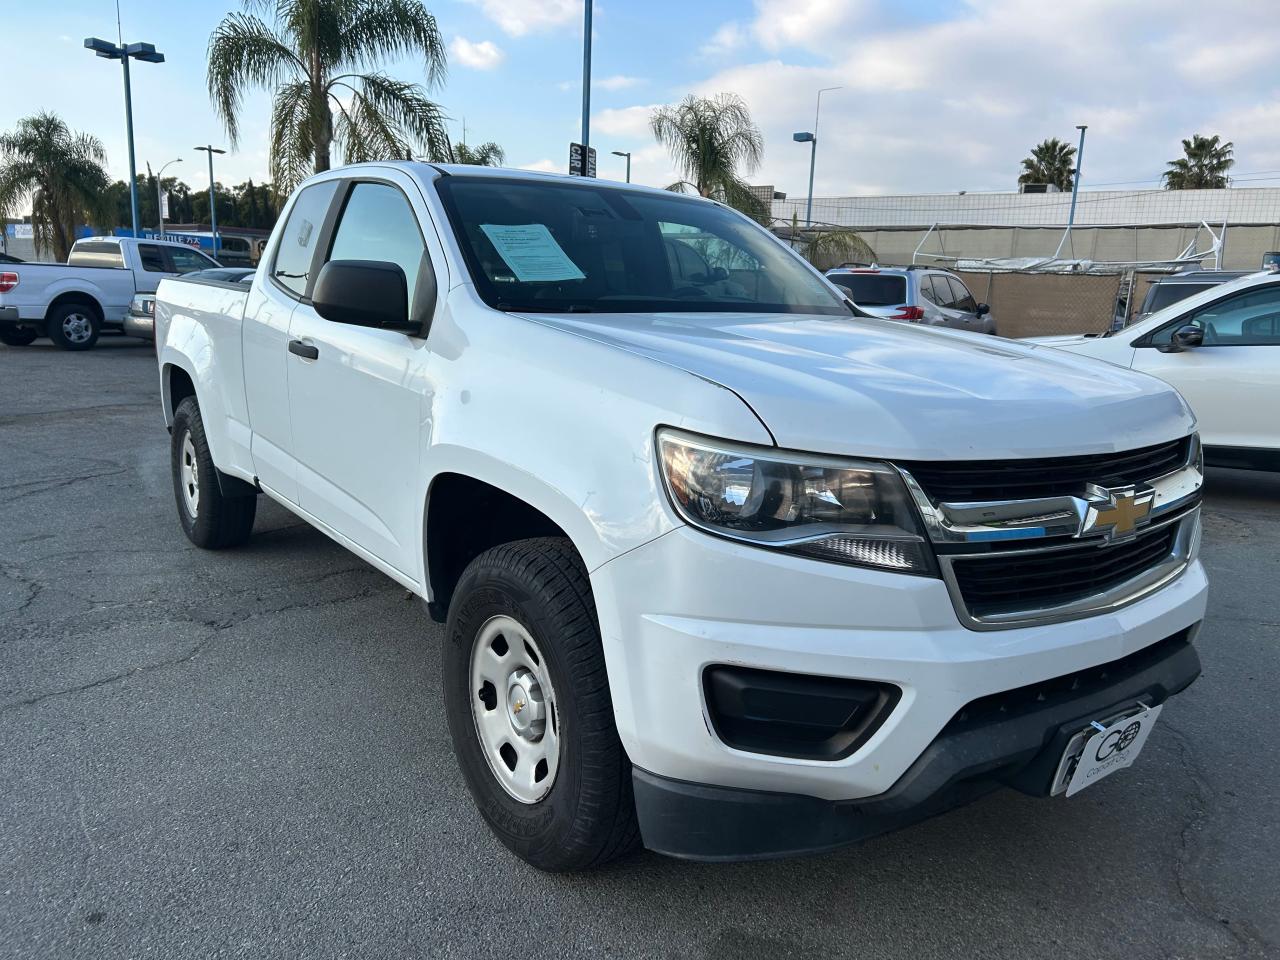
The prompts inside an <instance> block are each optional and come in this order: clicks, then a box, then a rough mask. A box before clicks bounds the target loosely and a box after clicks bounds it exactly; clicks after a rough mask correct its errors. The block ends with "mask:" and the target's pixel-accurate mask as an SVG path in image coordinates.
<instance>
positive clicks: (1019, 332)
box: [957, 271, 1129, 338]
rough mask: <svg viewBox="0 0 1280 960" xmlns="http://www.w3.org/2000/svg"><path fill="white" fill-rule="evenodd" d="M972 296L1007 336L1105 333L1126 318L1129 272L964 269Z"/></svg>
mask: <svg viewBox="0 0 1280 960" xmlns="http://www.w3.org/2000/svg"><path fill="white" fill-rule="evenodd" d="M957 275H958V276H959V277H961V278H962V279H963V280H964V282H965V286H967V287H968V288H969V292H970V293H972V294H973V295H974V297H975V298H977V300H978V301H979V302H981V303H986V304H988V305H989V306H990V307H991V314H992V316H994V317H995V320H996V329H997V330H999V332H1000V336H1002V337H1014V338H1018V337H1049V336H1055V335H1058V334H1071V333H1103V332H1105V331H1106V330H1109V329H1111V327H1112V326H1113V325H1114V324H1116V323H1117V322H1123V321H1122V320H1120V321H1118V319H1117V318H1123V317H1124V315H1125V312H1126V311H1125V308H1126V303H1125V302H1124V299H1125V298H1122V296H1121V293H1122V290H1127V287H1128V286H1129V277H1128V276H1126V275H1124V274H1102V275H1098V274H1060V273H1017V272H1004V271H1001V272H995V271H992V272H983V273H975V272H970V271H963V272H959V273H958V274H957Z"/></svg>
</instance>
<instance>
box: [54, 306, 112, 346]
mask: <svg viewBox="0 0 1280 960" xmlns="http://www.w3.org/2000/svg"><path fill="white" fill-rule="evenodd" d="M45 326H46V333H47V334H48V336H49V339H50V340H52V341H53V342H54V343H56V344H57V345H58V346H60V347H61V348H62V349H63V350H88V349H89V348H90V347H92V346H93V345H94V344H95V343H97V342H98V334H100V333H101V332H102V321H101V320H100V319H98V313H97V311H96V310H94V309H93V308H92V307H90V306H88V305H86V304H83V303H65V304H63V305H62V306H60V307H58V308H56V309H54V310H51V311H50V312H49V316H48V318H47V320H46V321H45Z"/></svg>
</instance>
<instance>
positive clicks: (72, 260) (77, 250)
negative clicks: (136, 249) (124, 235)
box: [67, 240, 124, 267]
mask: <svg viewBox="0 0 1280 960" xmlns="http://www.w3.org/2000/svg"><path fill="white" fill-rule="evenodd" d="M67 263H68V264H69V265H71V266H76V267H123V266H124V256H123V255H122V254H121V253H120V244H118V243H109V242H107V241H105V240H81V241H79V242H77V243H76V245H75V246H74V247H72V248H71V254H70V256H68V257H67Z"/></svg>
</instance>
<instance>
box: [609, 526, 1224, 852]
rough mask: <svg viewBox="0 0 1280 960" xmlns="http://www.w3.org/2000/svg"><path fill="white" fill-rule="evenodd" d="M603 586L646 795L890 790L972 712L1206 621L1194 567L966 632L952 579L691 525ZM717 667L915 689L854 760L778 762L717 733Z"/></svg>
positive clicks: (819, 796)
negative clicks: (1057, 612) (665, 785)
mask: <svg viewBox="0 0 1280 960" xmlns="http://www.w3.org/2000/svg"><path fill="white" fill-rule="evenodd" d="M591 580H592V586H593V589H594V592H595V597H596V604H597V610H598V612H599V616H600V623H601V634H602V638H603V642H604V648H605V658H606V663H607V666H608V670H609V676H610V689H611V692H612V695H613V704H614V715H615V719H616V721H617V726H618V731H619V735H620V737H621V739H622V742H623V745H624V747H625V748H626V750H627V754H628V756H629V757H630V759H631V762H632V763H633V764H634V765H635V766H636V767H638V768H640V770H641V771H644V773H642V774H640V775H638V776H639V779H638V780H637V789H638V795H639V793H643V792H645V790H646V787H644V786H641V785H640V780H642V779H644V778H645V777H648V776H650V775H652V776H653V777H656V778H662V780H663V781H677V782H683V783H685V784H696V785H699V788H717V787H724V788H731V789H733V790H745V791H751V792H755V793H760V792H763V793H765V794H783V795H788V796H792V797H799V798H800V799H801V800H803V801H805V802H806V803H807V802H812V803H817V804H831V803H840V802H843V801H863V800H867V799H868V798H881V797H883V796H884V795H887V794H889V793H890V791H891V790H894V789H895V788H896V786H897V785H898V784H899V783H900V782H902V781H903V778H904V776H906V775H907V773H908V771H909V770H912V769H913V767H914V765H915V764H916V763H917V762H918V761H919V760H920V758H921V757H922V756H923V755H925V754H926V752H927V751H929V750H930V748H931V745H933V744H934V743H935V741H937V739H938V737H939V735H940V734H941V733H942V732H943V730H944V729H945V728H946V727H947V726H948V724H949V723H950V722H951V721H952V719H953V718H954V717H955V716H956V715H957V714H958V713H959V712H960V711H961V709H962V708H963V707H965V705H966V704H969V703H970V702H971V701H974V700H978V699H980V698H983V697H987V696H990V695H992V694H998V693H1003V692H1005V691H1010V690H1014V689H1017V688H1020V687H1024V686H1026V685H1028V684H1034V683H1039V682H1042V681H1045V680H1049V679H1051V678H1054V677H1062V676H1065V675H1068V674H1072V673H1074V672H1076V671H1080V670H1084V669H1087V668H1092V667H1096V666H1097V665H1099V664H1105V663H1110V662H1113V661H1117V660H1121V659H1122V658H1125V657H1128V656H1130V655H1132V654H1134V653H1137V652H1138V651H1141V650H1143V649H1145V648H1148V647H1151V646H1152V645H1154V644H1157V643H1158V642H1160V641H1162V640H1165V639H1166V638H1169V637H1173V636H1175V635H1177V634H1179V633H1180V632H1182V631H1186V630H1187V629H1188V628H1190V627H1192V626H1193V625H1195V624H1197V623H1199V622H1200V620H1201V619H1203V616H1204V609H1205V601H1206V595H1207V584H1206V581H1205V576H1204V570H1203V568H1202V567H1201V566H1200V564H1199V562H1198V561H1193V562H1192V563H1191V564H1190V565H1189V566H1188V567H1187V568H1186V569H1185V570H1184V571H1183V572H1182V573H1181V574H1180V575H1179V576H1178V577H1177V578H1176V579H1174V580H1173V581H1172V582H1170V583H1168V584H1167V585H1165V586H1164V587H1162V588H1161V589H1160V590H1158V591H1156V592H1154V593H1152V594H1150V595H1149V596H1146V597H1144V598H1142V599H1140V600H1137V601H1135V602H1133V603H1131V604H1129V605H1128V606H1124V607H1120V608H1118V609H1115V610H1112V611H1109V612H1106V613H1102V614H1098V615H1096V616H1091V617H1087V618H1084V619H1079V620H1073V621H1069V622H1064V623H1051V624H1039V625H1034V626H1026V627H1017V628H1010V629H1005V630H993V631H975V630H970V629H967V628H966V627H964V626H962V625H961V623H960V621H959V619H958V618H957V615H956V611H955V607H954V606H953V604H952V600H951V597H950V595H949V594H948V592H947V588H946V586H945V585H944V584H943V582H942V581H941V580H937V579H932V578H928V577H917V576H908V575H902V574H893V573H886V572H881V571H877V570H870V569H865V568H860V567H852V566H842V565H839V564H832V563H825V562H821V561H817V560H810V559H806V558H802V557H797V556H793V555H789V554H785V553H779V552H774V551H769V550H764V549H760V548H756V547H751V546H748V545H744V544H739V543H735V542H732V541H728V540H721V539H718V538H715V537H711V536H708V535H706V534H704V533H701V532H699V531H696V530H693V529H690V528H688V527H681V528H678V529H676V530H674V531H671V532H670V533H668V534H665V535H664V536H662V537H659V538H658V539H656V540H654V541H651V542H650V543H648V544H646V545H644V546H642V547H639V548H636V549H634V550H632V551H629V552H628V553H626V554H623V555H622V556H620V557H617V558H615V559H614V560H611V561H610V562H608V563H606V564H604V565H602V566H601V567H598V568H597V569H596V570H594V571H593V572H592V576H591ZM717 664H731V665H736V666H741V667H749V668H757V669H761V670H774V671H782V672H790V673H799V674H808V675H814V676H820V677H839V678H856V679H862V680H872V681H878V682H881V683H888V684H894V685H896V686H897V687H899V688H900V689H901V691H902V694H901V697H900V698H899V699H898V702H897V704H896V705H895V706H894V708H893V711H892V713H891V714H889V716H888V717H887V719H885V720H884V722H883V723H882V724H881V725H880V726H879V727H878V728H877V729H876V730H875V732H874V734H872V735H871V736H870V737H869V738H868V739H867V740H866V741H865V742H863V743H862V744H861V745H860V746H859V747H858V748H857V749H856V750H855V751H854V752H853V753H851V754H850V755H848V756H843V757H840V758H838V759H833V760H820V759H801V758H796V757H791V756H773V755H765V754H761V753H753V752H748V751H745V750H739V749H734V748H733V747H730V746H729V745H727V744H726V743H724V742H722V741H721V740H720V739H719V737H718V736H717V735H716V733H715V729H714V724H713V723H712V721H711V717H710V715H709V713H708V708H707V703H706V697H705V695H704V689H703V674H704V671H705V669H706V668H707V667H708V666H712V665H717ZM1188 682H1189V681H1188ZM1067 719H1073V718H1067ZM1040 733H1041V734H1043V733H1044V729H1042V730H1041V731H1040ZM913 776H914V775H913ZM988 789H989V788H988ZM650 792H652V791H650ZM911 796H913V797H914V796H915V795H914V794H912V795H911ZM642 823H643V821H642ZM654 824H655V821H654V820H653V818H649V820H648V825H647V826H645V830H646V833H645V840H646V843H651V845H655V844H659V843H663V842H664V841H662V840H661V839H660V838H659V834H657V833H655V832H654V831H656V830H657V827H656V826H655V825H654ZM876 832H879V831H878V830H877V831H876ZM651 834H652V837H651ZM855 839H856V838H855ZM651 840H652V842H651ZM841 842H843V841H841ZM671 852H678V850H676V849H675V848H672V849H671ZM708 855H719V854H708ZM766 855H768V854H766Z"/></svg>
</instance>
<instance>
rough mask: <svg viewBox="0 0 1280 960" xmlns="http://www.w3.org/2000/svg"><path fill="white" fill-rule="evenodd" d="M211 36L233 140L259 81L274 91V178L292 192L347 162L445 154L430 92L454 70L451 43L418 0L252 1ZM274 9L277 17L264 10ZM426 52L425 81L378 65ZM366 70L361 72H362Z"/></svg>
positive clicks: (218, 102)
mask: <svg viewBox="0 0 1280 960" xmlns="http://www.w3.org/2000/svg"><path fill="white" fill-rule="evenodd" d="M245 7H246V10H247V12H243V13H232V14H228V15H227V17H226V18H225V19H224V20H223V21H222V22H221V23H220V24H219V25H218V28H217V29H216V30H215V31H214V32H213V35H212V36H211V37H210V38H209V76H208V85H209V96H210V98H211V99H212V100H213V105H214V108H215V110H216V111H217V113H218V116H219V117H220V118H221V120H222V122H223V125H224V126H225V127H226V130H227V136H228V138H229V139H230V141H231V145H232V146H235V145H236V144H237V142H238V139H239V135H240V118H239V113H240V108H241V106H242V104H243V99H244V94H245V92H246V91H248V90H249V89H252V88H265V89H268V90H270V91H271V92H272V94H273V96H274V100H273V102H272V109H271V137H270V139H271V177H272V179H273V180H274V181H275V186H276V188H277V189H278V190H281V191H283V192H288V191H290V190H292V189H293V188H294V187H295V186H297V185H298V183H299V182H300V181H301V180H303V179H305V178H306V177H307V176H308V175H310V174H311V173H313V172H314V173H319V172H320V171H322V170H328V169H329V167H330V164H331V161H332V153H333V149H334V147H335V146H336V147H337V148H338V149H340V150H341V153H342V158H343V162H344V163H359V162H361V161H365V160H379V159H388V158H392V157H404V156H408V155H409V153H410V150H411V147H412V146H413V145H418V146H419V147H420V148H421V149H420V150H419V152H420V153H421V152H425V153H426V154H427V156H428V157H429V158H431V159H433V160H447V159H448V157H449V138H448V134H447V132H446V130H445V125H444V120H445V118H444V115H443V114H442V113H441V112H440V108H439V107H438V106H437V105H436V104H435V103H433V102H432V101H430V100H429V99H427V96H426V89H430V88H434V87H436V86H437V85H439V84H440V83H441V82H442V81H443V80H444V76H445V72H446V56H445V47H444V41H443V39H442V38H441V36H440V31H439V29H438V28H437V26H436V20H435V17H433V16H432V15H431V14H430V13H428V12H427V10H426V8H425V7H424V6H423V5H422V3H421V2H420V0H245ZM266 10H270V11H271V20H272V23H270V24H268V23H266V22H265V21H264V20H262V19H261V18H260V17H259V16H257V15H256V13H257V12H264V11H266ZM409 55H421V56H422V58H423V64H424V69H425V72H426V77H427V88H425V89H424V87H422V86H420V85H419V84H416V83H406V82H404V81H401V80H396V79H393V78H392V77H389V76H387V75H386V74H385V73H382V72H380V71H378V70H376V69H371V68H373V67H374V66H375V65H376V64H377V62H378V61H379V60H382V59H386V58H397V57H402V56H409ZM362 70H364V71H366V72H360V71H362Z"/></svg>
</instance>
